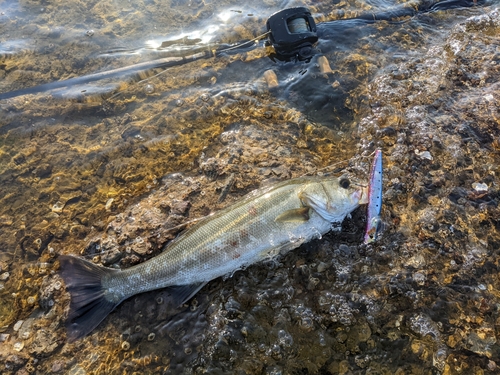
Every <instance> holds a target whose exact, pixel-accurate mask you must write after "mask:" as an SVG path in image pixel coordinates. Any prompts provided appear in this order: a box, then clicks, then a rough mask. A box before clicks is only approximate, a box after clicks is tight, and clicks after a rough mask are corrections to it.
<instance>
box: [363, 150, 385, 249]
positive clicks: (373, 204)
mask: <svg viewBox="0 0 500 375" xmlns="http://www.w3.org/2000/svg"><path fill="white" fill-rule="evenodd" d="M381 210H382V151H381V150H376V151H375V156H374V157H373V163H372V169H371V172H370V185H369V189H368V209H367V220H366V231H365V244H368V243H371V242H374V241H376V240H377V239H378V237H379V235H380V228H381V226H382V220H381V218H380V212H381Z"/></svg>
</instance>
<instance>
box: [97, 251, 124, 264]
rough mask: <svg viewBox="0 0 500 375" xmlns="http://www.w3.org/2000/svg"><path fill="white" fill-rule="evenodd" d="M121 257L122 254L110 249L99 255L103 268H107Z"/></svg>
mask: <svg viewBox="0 0 500 375" xmlns="http://www.w3.org/2000/svg"><path fill="white" fill-rule="evenodd" d="M122 256H123V253H122V252H121V251H120V250H118V249H116V248H115V249H110V250H106V251H105V252H103V254H102V255H101V263H102V264H103V265H104V266H109V265H111V264H114V263H116V262H118V261H119V260H120V259H121V258H122Z"/></svg>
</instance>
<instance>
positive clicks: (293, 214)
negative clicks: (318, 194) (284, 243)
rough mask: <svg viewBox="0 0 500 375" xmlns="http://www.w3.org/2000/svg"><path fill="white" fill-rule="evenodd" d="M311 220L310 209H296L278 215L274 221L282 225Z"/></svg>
mask: <svg viewBox="0 0 500 375" xmlns="http://www.w3.org/2000/svg"><path fill="white" fill-rule="evenodd" d="M307 220H309V207H300V208H294V209H292V210H288V211H285V212H283V213H282V214H281V215H278V216H277V217H276V219H274V221H276V222H280V223H288V222H306V221H307Z"/></svg>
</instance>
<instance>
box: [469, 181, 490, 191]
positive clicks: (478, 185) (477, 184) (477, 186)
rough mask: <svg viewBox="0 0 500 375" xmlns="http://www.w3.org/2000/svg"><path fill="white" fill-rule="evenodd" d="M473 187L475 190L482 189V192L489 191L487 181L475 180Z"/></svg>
mask: <svg viewBox="0 0 500 375" xmlns="http://www.w3.org/2000/svg"><path fill="white" fill-rule="evenodd" d="M472 188H473V189H474V190H475V191H480V192H486V191H488V185H486V184H485V183H480V182H474V183H473V184H472Z"/></svg>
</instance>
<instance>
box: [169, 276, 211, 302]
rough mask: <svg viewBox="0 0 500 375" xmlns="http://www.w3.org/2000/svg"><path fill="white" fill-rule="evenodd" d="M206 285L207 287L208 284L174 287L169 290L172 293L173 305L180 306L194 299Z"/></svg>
mask: <svg viewBox="0 0 500 375" xmlns="http://www.w3.org/2000/svg"><path fill="white" fill-rule="evenodd" d="M205 285H207V283H206V282H202V283H196V284H189V285H174V286H171V287H169V288H168V290H169V292H170V295H171V299H172V302H173V304H174V305H175V306H180V305H182V304H184V303H186V302H187V301H189V300H190V299H191V298H193V297H194V295H195V294H196V293H198V292H199V291H200V289H201V288H203V287H204V286H205Z"/></svg>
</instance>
